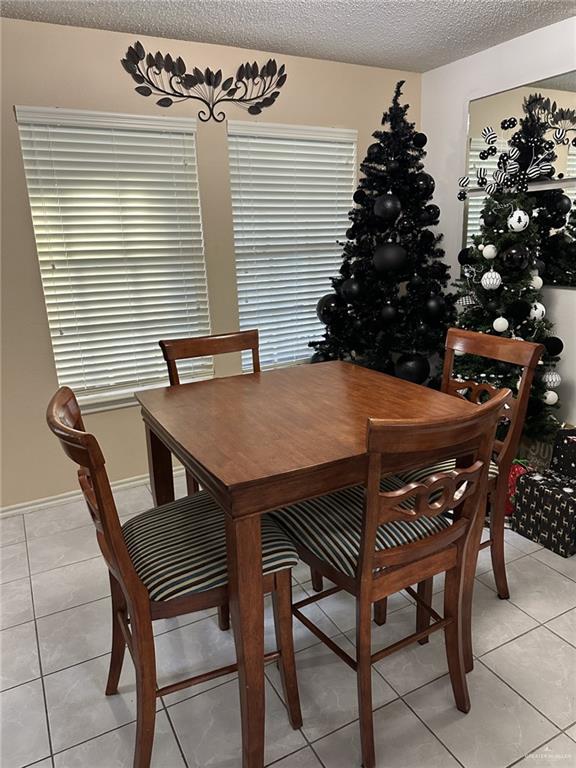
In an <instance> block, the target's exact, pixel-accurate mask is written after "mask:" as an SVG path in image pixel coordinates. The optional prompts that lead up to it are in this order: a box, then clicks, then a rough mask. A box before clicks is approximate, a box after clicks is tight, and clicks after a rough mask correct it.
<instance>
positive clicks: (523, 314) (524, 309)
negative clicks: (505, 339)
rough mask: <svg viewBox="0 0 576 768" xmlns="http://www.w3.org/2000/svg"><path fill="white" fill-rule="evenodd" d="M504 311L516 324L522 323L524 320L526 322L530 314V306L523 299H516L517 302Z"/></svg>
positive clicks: (513, 302)
mask: <svg viewBox="0 0 576 768" xmlns="http://www.w3.org/2000/svg"><path fill="white" fill-rule="evenodd" d="M504 311H505V313H506V315H507V316H508V317H510V318H511V319H512V320H514V322H515V323H516V324H517V323H521V322H522V320H526V318H527V317H528V315H529V314H530V304H529V303H528V302H527V301H523V300H522V299H516V300H515V301H512V302H510V304H508V306H507V307H505V308H504Z"/></svg>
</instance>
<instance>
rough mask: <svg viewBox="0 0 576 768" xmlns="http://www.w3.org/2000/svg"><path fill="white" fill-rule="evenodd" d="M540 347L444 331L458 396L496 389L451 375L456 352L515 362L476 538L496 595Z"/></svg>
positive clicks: (479, 396)
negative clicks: (485, 513)
mask: <svg viewBox="0 0 576 768" xmlns="http://www.w3.org/2000/svg"><path fill="white" fill-rule="evenodd" d="M544 349H545V348H544V346H543V345H542V344H534V343H532V342H530V341H523V340H521V339H507V338H502V337H500V336H492V335H490V334H486V333H476V332H474V331H466V330H463V329H461V328H449V329H448V333H447V335H446V343H445V356H444V370H443V375H442V387H441V389H442V392H446V393H447V394H450V395H455V396H457V397H462V398H464V399H467V400H470V401H471V402H474V403H481V402H483V401H485V400H486V399H487V398H491V397H493V396H494V395H495V394H496V393H497V392H498V391H499V390H498V388H497V387H495V386H493V385H492V384H490V383H488V382H486V381H480V382H476V381H471V380H463V379H459V378H455V377H454V373H453V369H454V357H455V355H456V354H459V355H463V354H468V355H475V356H477V357H484V358H489V359H491V360H497V361H499V362H502V363H505V364H510V365H514V366H518V368H519V377H520V378H519V382H518V391H517V394H516V397H515V399H514V400H513V401H512V403H511V404H510V406H509V407H508V408H507V409H506V413H505V414H504V418H505V420H506V422H507V427H506V434H505V436H504V438H503V440H495V442H494V451H493V459H492V461H491V462H490V469H489V484H488V504H489V514H490V517H489V521H490V536H489V538H488V539H486V540H485V541H483V542H482V544H481V548H482V549H485V548H486V547H490V555H491V559H492V569H493V572H494V580H495V582H496V589H497V591H498V596H499V597H500V598H501V599H502V600H506V599H508V598H509V597H510V590H509V588H508V579H507V577H506V563H505V560H504V528H505V519H506V514H505V509H506V497H507V493H508V475H509V474H510V467H511V465H512V462H513V460H514V458H515V457H516V455H517V452H518V445H519V443H520V439H521V437H522V430H523V428H524V420H525V417H526V410H527V408H528V399H529V397H530V388H531V386H532V381H533V379H534V373H535V371H536V368H537V366H538V362H539V360H540V358H541V357H542V354H543V353H544ZM452 466H453V464H452ZM449 468H451V466H450V464H449V463H446V462H444V463H442V464H438V463H437V462H435V463H434V464H433V465H431V466H430V467H424V468H420V469H417V470H414V471H410V472H403V473H400V475H399V480H401V481H403V482H411V481H415V480H418V479H419V477H420V476H421V475H424V474H426V473H427V472H429V471H431V470H433V469H434V470H436V471H441V470H444V469H449ZM312 579H313V586H314V588H315V589H316V591H318V589H322V578H321V576H320V575H319V574H317V573H315V572H313V573H312ZM421 590H422V592H423V593H424V594H426V595H431V594H432V583H428V584H426V585H422V586H421ZM374 620H375V622H376V623H377V624H384V623H385V621H386V602H385V601H383V602H382V603H381V604H377V605H375V606H374Z"/></svg>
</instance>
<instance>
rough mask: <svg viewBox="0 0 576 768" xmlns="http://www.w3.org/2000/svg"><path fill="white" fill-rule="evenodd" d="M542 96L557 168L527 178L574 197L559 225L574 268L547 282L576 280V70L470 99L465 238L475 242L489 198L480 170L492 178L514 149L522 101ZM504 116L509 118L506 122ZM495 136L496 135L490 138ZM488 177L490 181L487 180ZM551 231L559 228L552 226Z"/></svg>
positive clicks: (541, 112) (534, 186)
mask: <svg viewBox="0 0 576 768" xmlns="http://www.w3.org/2000/svg"><path fill="white" fill-rule="evenodd" d="M535 96H541V97H542V98H541V100H539V101H538V108H537V111H536V113H537V115H538V118H539V119H540V120H542V121H543V122H545V123H546V124H547V125H548V130H547V133H546V138H547V139H549V140H550V142H551V143H553V153H554V154H555V155H556V159H555V160H554V162H553V168H554V172H553V174H542V175H540V177H537V178H535V179H532V180H528V186H529V191H530V192H536V191H543V190H547V189H562V190H563V192H564V193H565V194H566V195H567V196H568V197H569V198H570V200H571V201H572V210H571V212H568V214H567V215H566V216H565V217H559V219H558V222H557V223H556V226H557V228H558V231H559V232H560V231H561V232H562V235H563V237H562V238H559V242H560V240H562V244H563V246H564V245H566V243H568V245H570V244H571V243H572V242H573V243H574V245H573V246H571V250H572V252H573V253H574V271H572V272H571V274H570V275H568V276H564V275H562V274H555V275H549V276H548V279H546V278H544V279H545V282H548V283H549V284H553V285H572V286H576V242H575V241H574V237H575V236H576V208H575V207H574V203H575V202H576V71H574V72H567V73H564V74H560V75H557V76H555V77H551V78H547V79H546V80H540V81H537V82H532V83H527V84H526V85H524V86H521V87H518V88H514V89H511V90H509V91H503V92H501V93H496V94H493V95H491V96H486V97H484V98H482V99H476V100H474V101H471V102H470V105H469V120H468V154H467V174H468V176H469V179H470V186H469V187H468V190H467V194H468V199H467V204H466V208H467V211H466V217H465V232H464V238H463V239H464V244H465V245H470V243H471V242H472V237H473V236H474V235H475V234H477V233H478V232H479V230H480V226H481V220H480V212H481V211H482V208H483V206H484V202H485V198H486V187H484V188H481V187H479V186H478V184H477V179H478V175H479V174H480V176H482V175H483V174H486V180H487V182H488V184H489V183H490V181H491V180H492V174H493V173H494V172H495V171H496V172H498V159H499V157H500V154H501V153H502V152H506V151H508V149H509V146H508V140H509V139H510V138H511V136H512V135H513V134H514V127H515V125H516V124H517V122H518V121H519V120H520V118H521V117H523V116H524V114H525V112H524V109H523V105H524V104H525V102H526V100H527V99H529V98H530V97H535ZM503 121H504V122H503ZM488 128H490V129H492V131H493V133H494V134H495V137H493V138H495V141H494V144H493V146H494V148H495V149H493V150H491V151H492V154H489V153H488V152H487V151H486V150H487V147H488V145H487V137H486V131H487V129H488ZM491 140H492V139H491ZM483 183H486V182H483ZM551 234H554V230H552V232H551Z"/></svg>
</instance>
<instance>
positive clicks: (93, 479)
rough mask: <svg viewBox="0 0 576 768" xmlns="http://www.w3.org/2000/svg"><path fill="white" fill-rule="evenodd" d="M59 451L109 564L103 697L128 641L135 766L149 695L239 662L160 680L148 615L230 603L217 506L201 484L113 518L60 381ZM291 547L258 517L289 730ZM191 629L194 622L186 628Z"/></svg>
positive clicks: (95, 458)
mask: <svg viewBox="0 0 576 768" xmlns="http://www.w3.org/2000/svg"><path fill="white" fill-rule="evenodd" d="M46 418H47V421H48V426H49V427H50V429H51V431H52V432H53V433H54V434H55V435H56V437H57V438H58V439H59V441H60V444H61V446H62V448H63V449H64V453H65V454H66V455H67V456H68V457H69V458H70V459H72V461H74V462H75V463H76V464H77V465H78V466H79V469H78V477H79V481H80V487H81V489H82V491H83V494H84V498H85V500H86V503H87V506H88V510H89V513H90V516H91V518H92V522H93V523H94V526H95V528H96V538H97V540H98V544H99V546H100V550H101V552H102V555H103V557H104V560H105V561H106V565H107V566H108V571H109V576H110V590H111V596H112V655H111V659H110V669H109V674H108V682H107V684H106V695H108V696H109V695H112V694H115V693H117V692H118V681H119V678H120V672H121V670H122V662H123V659H124V653H125V650H126V647H128V650H129V651H130V654H131V656H132V660H133V662H134V667H135V670H136V700H137V721H136V744H135V751H134V763H133V765H134V768H148V767H149V765H150V759H151V753H152V745H153V740H154V723H155V716H156V699H157V697H158V696H165V695H167V694H170V693H174V692H175V691H179V690H181V689H183V688H187V687H188V686H191V685H196V684H199V683H203V682H205V681H206V680H211V679H213V678H216V677H221V676H223V675H227V674H230V673H231V672H234V671H235V670H236V669H237V664H230V665H228V666H226V667H222V668H219V669H215V670H211V671H207V672H203V673H201V674H197V675H194V676H192V677H188V678H186V679H184V680H180V681H177V682H174V683H171V684H169V685H164V686H162V687H158V682H157V673H156V657H155V647H154V635H153V631H152V622H153V621H156V620H157V619H167V618H172V617H174V616H180V615H183V614H187V613H192V612H195V611H203V610H205V609H207V608H214V607H218V606H222V605H227V604H228V578H227V562H226V533H225V520H224V513H223V512H222V510H221V509H220V507H219V506H218V505H217V504H216V503H215V502H214V501H213V500H212V498H211V497H210V496H209V495H208V493H207V492H205V491H202V492H199V493H196V494H194V496H188V497H186V498H183V499H178V500H177V501H174V502H171V503H169V504H164V505H162V506H160V507H155V508H153V509H150V510H148V511H147V512H142V513H140V514H138V515H136V516H135V517H132V518H130V519H129V520H128V521H127V522H125V523H124V524H122V525H121V524H120V521H119V518H118V512H117V509H116V504H115V501H114V497H113V495H112V491H111V489H110V483H109V480H108V475H107V472H106V467H105V461H104V456H103V455H102V451H101V450H100V446H99V444H98V441H97V440H96V438H95V437H94V435H92V434H90V433H88V432H86V430H85V429H84V424H83V421H82V415H81V413H80V408H79V406H78V402H77V401H76V398H75V396H74V393H73V392H72V390H70V389H68V388H67V387H62V388H61V389H59V390H58V391H57V392H56V394H55V395H54V396H53V398H52V400H51V401H50V404H49V405H48V410H47V414H46ZM297 562H298V555H297V553H296V548H295V546H294V545H293V543H292V542H291V541H290V539H289V537H288V536H287V535H286V534H285V533H284V532H283V531H282V529H281V528H280V526H278V525H277V524H276V523H274V521H273V520H272V519H271V518H269V517H267V518H264V519H263V520H262V568H263V574H264V579H263V584H264V591H265V593H272V607H273V614H274V625H275V633H276V642H277V650H276V651H274V652H271V653H267V654H265V656H264V659H265V661H272V660H278V665H279V668H280V672H281V679H282V685H283V687H284V693H285V697H286V699H285V700H286V704H287V707H288V716H289V720H290V723H291V725H292V726H293V728H295V729H297V728H300V727H301V725H302V716H301V712H300V701H299V694H298V684H297V679H296V670H295V661H294V645H293V639H292V613H291V594H292V588H291V568H292V567H293V566H294V565H296V563H297ZM188 631H190V632H193V631H194V626H192V627H190V628H188Z"/></svg>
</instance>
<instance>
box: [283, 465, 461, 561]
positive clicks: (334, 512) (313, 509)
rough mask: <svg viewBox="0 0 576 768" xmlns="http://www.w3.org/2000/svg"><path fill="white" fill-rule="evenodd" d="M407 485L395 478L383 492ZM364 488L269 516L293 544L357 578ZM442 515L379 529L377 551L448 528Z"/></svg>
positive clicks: (389, 479)
mask: <svg viewBox="0 0 576 768" xmlns="http://www.w3.org/2000/svg"><path fill="white" fill-rule="evenodd" d="M402 485H404V483H402V482H401V481H399V480H398V479H396V478H394V477H386V478H384V479H383V480H382V484H381V488H382V490H386V491H394V490H398V489H399V488H401V487H402ZM364 494H365V488H364V486H362V485H357V486H354V487H352V488H346V489H344V490H342V491H336V492H335V493H330V494H328V495H326V496H319V497H318V498H316V499H310V500H308V501H302V502H299V503H298V504H293V505H292V506H290V507H284V508H283V509H279V510H277V511H275V512H270V513H269V514H270V516H271V517H273V518H274V520H275V521H276V522H277V523H278V524H279V525H280V526H282V528H283V529H284V530H285V531H286V532H287V533H288V534H289V535H290V537H291V538H292V539H294V541H295V542H296V543H297V544H298V545H299V546H301V547H302V548H304V549H307V550H308V551H309V552H311V553H312V554H314V555H315V556H316V557H318V558H319V559H320V560H322V561H324V562H325V563H328V564H329V565H331V566H332V567H333V568H335V569H336V570H338V571H341V572H342V573H345V574H347V575H348V576H355V575H356V569H357V567H358V559H359V554H360V542H361V538H362V517H363V509H364ZM451 522H452V521H451V520H450V519H449V518H448V517H445V516H443V515H438V516H437V517H424V516H423V517H419V518H418V519H417V520H399V521H395V522H391V523H385V524H384V525H381V526H379V528H378V532H377V535H376V549H377V550H384V549H392V548H393V547H399V546H402V545H403V544H409V543H411V542H415V541H419V540H421V539H425V538H427V537H428V536H431V535H433V534H434V533H439V532H440V531H443V530H445V529H446V528H449V527H450V525H451Z"/></svg>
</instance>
